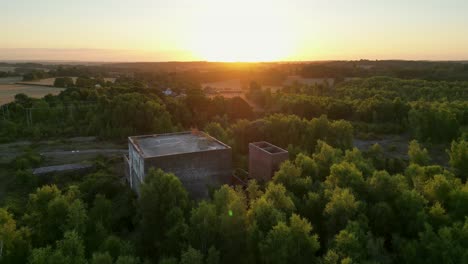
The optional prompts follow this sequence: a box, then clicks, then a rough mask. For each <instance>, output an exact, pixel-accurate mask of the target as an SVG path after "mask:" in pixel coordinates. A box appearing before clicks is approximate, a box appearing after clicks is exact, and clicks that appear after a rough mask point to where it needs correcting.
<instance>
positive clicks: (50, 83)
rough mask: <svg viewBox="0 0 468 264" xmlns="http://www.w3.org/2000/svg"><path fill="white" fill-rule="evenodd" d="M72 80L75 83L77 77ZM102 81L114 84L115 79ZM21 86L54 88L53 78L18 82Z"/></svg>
mask: <svg viewBox="0 0 468 264" xmlns="http://www.w3.org/2000/svg"><path fill="white" fill-rule="evenodd" d="M71 78H72V79H73V82H74V83H75V82H76V79H78V77H71ZM104 81H106V82H115V78H104ZM19 82H20V83H21V84H26V85H28V84H30V85H44V86H54V82H55V78H47V79H41V80H34V81H27V82H23V81H19Z"/></svg>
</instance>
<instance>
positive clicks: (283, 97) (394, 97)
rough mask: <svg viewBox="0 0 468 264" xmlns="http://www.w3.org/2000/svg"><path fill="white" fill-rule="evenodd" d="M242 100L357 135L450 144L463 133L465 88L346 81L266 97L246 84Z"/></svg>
mask: <svg viewBox="0 0 468 264" xmlns="http://www.w3.org/2000/svg"><path fill="white" fill-rule="evenodd" d="M247 96H248V98H250V99H251V100H253V101H254V102H255V103H257V104H258V105H259V106H261V107H263V108H264V109H266V111H267V112H273V113H276V112H278V113H286V114H294V115H298V116H300V117H304V118H308V119H310V118H314V117H319V116H321V115H326V116H328V117H329V118H331V119H345V120H348V121H351V122H353V124H354V125H355V128H356V131H357V132H362V131H371V132H374V133H376V134H381V133H402V132H405V131H408V132H411V134H412V135H413V137H414V138H416V139H418V140H421V141H428V142H433V143H440V142H450V141H451V140H453V139H455V138H457V137H459V136H462V135H463V134H464V133H466V127H467V125H468V118H467V116H468V103H467V101H468V100H467V99H468V85H467V83H465V82H428V81H420V80H411V81H406V80H400V79H392V78H382V77H376V78H370V79H365V80H358V81H350V82H346V83H344V84H341V85H339V86H338V87H337V88H336V89H332V88H327V89H325V88H324V87H321V86H311V87H307V86H292V87H288V88H286V89H284V90H283V91H279V92H276V93H272V92H271V91H270V90H268V89H261V88H260V87H259V86H258V85H255V84H251V86H250V89H249V93H248V94H247Z"/></svg>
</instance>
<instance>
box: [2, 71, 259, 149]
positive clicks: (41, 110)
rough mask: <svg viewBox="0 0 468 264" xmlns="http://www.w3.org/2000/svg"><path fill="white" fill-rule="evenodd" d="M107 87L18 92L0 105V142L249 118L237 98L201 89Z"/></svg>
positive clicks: (118, 134)
mask: <svg viewBox="0 0 468 264" xmlns="http://www.w3.org/2000/svg"><path fill="white" fill-rule="evenodd" d="M79 80H80V79H78V81H79ZM78 81H77V82H78ZM112 86H113V87H101V88H99V89H95V88H94V87H93V88H68V89H67V90H65V91H63V92H62V93H60V94H59V95H57V96H53V95H47V96H45V97H44V98H42V99H33V98H30V97H28V96H26V95H24V94H18V95H16V97H15V101H14V102H12V103H9V104H8V105H5V106H2V108H1V111H0V115H1V117H0V124H1V125H0V140H1V141H8V140H13V139H18V138H33V139H41V138H47V137H59V136H80V135H97V136H100V137H101V138H103V139H124V138H126V137H127V136H129V135H135V134H148V133H163V132H172V131H176V130H182V129H189V128H190V127H199V128H203V127H204V126H205V124H207V123H208V122H211V121H214V120H224V121H223V122H227V121H233V120H237V119H241V118H243V119H252V118H253V111H252V109H251V107H250V106H249V105H248V104H247V103H246V102H245V101H244V100H243V99H241V98H239V97H235V98H232V99H225V98H223V97H215V98H208V97H206V95H205V94H204V93H203V91H202V90H200V89H192V90H189V91H187V94H186V96H183V97H178V98H175V97H167V96H163V95H161V92H160V91H159V90H153V89H145V88H143V87H133V86H131V84H127V83H123V82H121V81H117V82H116V83H115V84H113V85H112Z"/></svg>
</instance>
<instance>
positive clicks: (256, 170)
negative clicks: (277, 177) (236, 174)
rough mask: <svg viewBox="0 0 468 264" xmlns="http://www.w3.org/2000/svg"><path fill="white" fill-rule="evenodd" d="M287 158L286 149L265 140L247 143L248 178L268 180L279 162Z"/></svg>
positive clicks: (277, 167) (276, 169) (278, 165)
mask: <svg viewBox="0 0 468 264" xmlns="http://www.w3.org/2000/svg"><path fill="white" fill-rule="evenodd" d="M288 159H289V153H288V151H286V150H284V149H282V148H280V147H277V146H275V145H273V144H270V143H268V142H265V141H261V142H255V143H250V144H249V178H251V179H255V180H257V181H263V182H266V181H269V180H271V178H273V175H274V174H275V172H276V171H278V169H279V167H280V165H281V163H283V162H284V161H286V160H288Z"/></svg>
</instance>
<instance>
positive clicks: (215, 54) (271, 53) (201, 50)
mask: <svg viewBox="0 0 468 264" xmlns="http://www.w3.org/2000/svg"><path fill="white" fill-rule="evenodd" d="M265 6H269V9H268V10H265V11H264V12H261V13H259V12H258V10H261V9H262V8H263V7H265ZM292 32H294V30H293V29H292V28H291V27H290V25H289V23H288V22H287V20H286V19H285V18H284V16H283V15H282V14H281V13H280V8H279V7H278V6H274V5H272V4H269V3H268V2H266V1H256V2H253V1H245V0H242V1H235V2H232V3H231V2H229V3H225V2H220V1H212V2H211V3H209V4H207V5H206V7H205V9H204V11H203V16H201V17H199V18H198V19H197V20H196V22H195V23H193V25H191V28H190V33H189V34H187V37H188V38H187V39H186V41H187V43H188V46H189V49H190V50H191V51H192V52H193V55H194V56H195V57H200V58H201V59H203V60H208V61H228V62H233V61H245V62H254V61H276V60H284V59H286V58H287V57H288V56H290V55H291V53H292V52H293V49H294V47H293V45H292V43H294V41H295V40H294V36H293V34H292Z"/></svg>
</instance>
